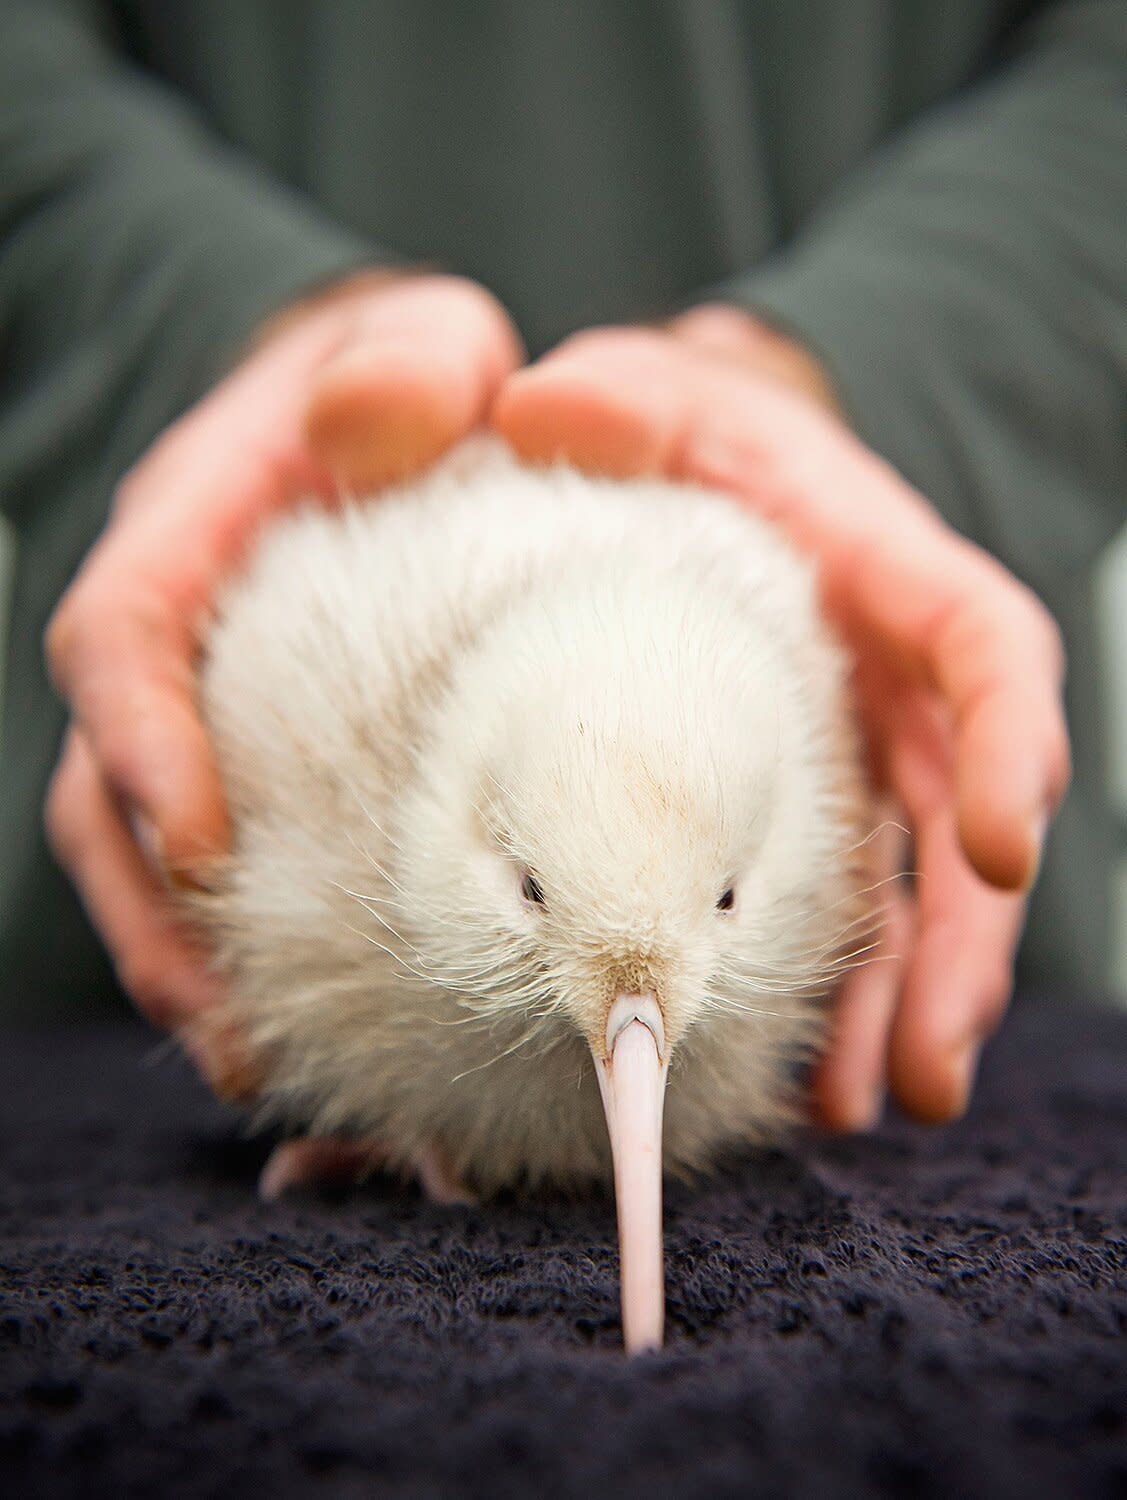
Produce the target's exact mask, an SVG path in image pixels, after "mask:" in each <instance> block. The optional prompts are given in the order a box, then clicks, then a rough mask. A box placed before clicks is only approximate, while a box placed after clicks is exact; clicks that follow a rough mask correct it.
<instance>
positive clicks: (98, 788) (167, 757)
mask: <svg viewBox="0 0 1127 1500" xmlns="http://www.w3.org/2000/svg"><path fill="white" fill-rule="evenodd" d="M520 357H521V354H520V348H519V343H518V340H517V337H516V335H515V333H514V332H513V329H512V326H511V324H510V323H509V321H508V319H507V317H506V316H505V314H504V312H503V311H502V309H501V308H500V306H499V305H498V304H497V302H495V301H494V299H493V298H492V297H490V296H489V294H488V293H487V292H485V291H484V290H483V289H482V288H480V287H478V286H476V285H474V284H473V283H471V282H466V281H461V280H458V279H456V278H453V277H443V276H420V277H402V276H399V275H392V274H388V273H384V272H371V273H365V274H364V275H361V276H359V277H356V278H354V279H351V280H349V281H348V282H345V283H343V284H341V285H339V286H337V287H335V288H333V289H332V290H331V291H330V292H328V293H326V294H324V295H322V296H320V297H317V298H314V299H312V300H311V301H310V302H308V303H303V304H301V305H300V306H299V307H298V308H296V309H291V310H290V311H289V312H288V313H287V314H286V315H285V316H284V317H283V318H281V319H279V320H276V321H275V322H274V323H273V324H271V325H270V326H269V327H268V328H267V329H266V330H265V331H264V333H263V335H262V336H261V337H260V339H259V341H258V343H257V346H256V347H255V348H254V349H253V350H252V352H250V353H249V354H248V355H247V357H246V358H245V359H244V360H243V362H242V363H241V364H240V365H239V366H238V367H237V369H235V371H234V372H233V373H232V374H231V375H229V376H228V377H227V378H226V379H225V380H223V381H222V382H220V384H219V385H218V386H216V387H215V389H214V390H213V391H212V392H211V394H210V395H209V396H207V397H206V398H205V399H204V400H203V401H201V402H200V403H199V405H198V406H196V407H195V408H194V409H193V410H191V411H190V412H188V414H187V415H186V416H184V417H183V418H182V419H181V420H180V421H178V422H177V423H175V424H174V425H173V426H172V427H171V428H169V429H168V431H167V432H166V433H165V434H164V435H163V436H162V437H161V438H160V439H159V440H158V441H157V442H156V443H155V444H154V446H153V447H152V448H151V449H150V450H149V452H148V453H147V454H146V455H145V456H144V457H143V458H142V459H141V461H140V462H139V463H138V464H137V466H136V467H135V468H134V469H133V470H132V471H131V472H130V473H129V474H128V475H127V476H126V477H125V479H124V480H123V481H122V484H121V486H120V488H119V490H118V492H117V495H116V497H115V502H114V506H113V512H112V515H111V517H110V522H109V525H108V526H107V528H106V530H105V532H104V533H103V535H102V537H101V538H100V539H99V541H98V542H97V544H96V545H95V546H94V547H93V548H92V550H91V551H90V553H89V555H88V556H87V558H86V561H85V562H84V564H83V566H82V568H81V570H80V572H79V574H78V576H77V578H76V579H75V581H74V582H73V583H72V584H71V586H70V588H69V589H68V590H67V592H66V594H65V595H64V596H63V599H62V600H61V602H60V604H59V606H58V609H57V610H56V612H55V616H54V619H53V620H52V622H51V626H50V629H49V631H48V636H47V654H48V659H49V662H50V667H51V672H52V676H53V678H54V681H55V683H56V686H57V687H58V690H59V692H60V693H61V695H62V696H63V697H64V698H65V699H66V701H67V703H68V705H69V707H70V711H71V728H70V732H69V734H68V736H67V740H66V744H65V747H64V750H63V754H62V758H61V760H60V762H59V766H58V768H57V770H56V773H55V776H54V780H53V782H52V786H51V790H50V794H49V797H48V802H47V809H46V819H47V828H48V834H49V837H50V840H51V844H52V847H53V849H54V851H55V853H56V856H57V857H58V859H59V861H60V863H61V864H62V865H63V867H64V868H65V869H66V870H67V871H68V872H69V874H70V876H71V878H72V880H73V881H74V883H75V885H76V886H77V888H78V891H79V893H80V895H81V896H82V899H83V901H84V903H85V905H86V908H87V911H88V912H89V914H90V917H91V919H92V921H93V922H94V925H95V926H96V927H97V928H98V930H99V931H100V933H101V935H102V938H103V940H104V941H105V943H106V946H107V948H108V950H109V952H110V955H111V957H112V958H113V960H114V962H115V965H116V967H117V971H118V974H119V976H120V978H121V981H122V983H123V985H124V987H125V988H126V990H127V991H128V992H129V993H130V995H131V996H132V997H133V999H134V1001H135V1002H136V1004H137V1005H138V1007H139V1008H140V1009H141V1010H142V1011H144V1012H145V1014H146V1015H147V1016H148V1017H149V1018H150V1019H151V1020H152V1021H154V1022H155V1023H156V1024H157V1025H158V1026H161V1027H165V1028H168V1029H173V1030H176V1031H178V1032H180V1033H181V1035H182V1036H183V1037H184V1039H185V1042H186V1044H187V1045H188V1046H189V1049H190V1050H191V1051H192V1054H193V1056H194V1057H195V1059H196V1061H197V1063H198V1064H199V1066H200V1068H201V1070H202V1071H203V1073H204V1075H205V1076H206V1077H207V1078H208V1079H209V1081H210V1082H211V1083H212V1084H213V1085H214V1086H215V1087H216V1088H217V1089H218V1090H219V1091H220V1092H223V1093H230V1094H236V1095H244V1094H246V1093H247V1092H250V1091H252V1090H253V1062H252V1060H251V1059H249V1058H248V1057H247V1056H246V1055H245V1053H244V1052H243V1051H242V1050H241V1049H240V1047H239V1044H238V1041H237V1039H236V1038H234V1037H232V1036H230V1035H229V1034H225V1033H224V1032H223V1031H222V1030H221V1029H218V1028H216V1027H214V1026H206V1025H201V1024H200V1020H201V1017H203V1016H205V1015H206V1014H207V1013H208V1012H210V1011H213V1010H214V1008H215V1006H216V1005H217V1004H218V1002H219V1001H220V1000H221V998H222V996H221V991H220V986H219V984H218V982H217V980H216V978H215V977H214V975H211V974H209V973H208V972H207V970H206V967H205V965H204V964H203V962H202V961H201V955H200V953H199V950H198V948H197V946H196V945H195V944H194V943H193V942H192V941H191V939H190V937H189V936H188V935H187V934H186V933H185V932H184V931H183V930H182V929H181V928H180V927H178V926H177V924H176V923H175V922H174V921H173V920H172V918H171V917H170V915H169V913H168V910H167V900H166V886H167V884H168V883H170V882H171V883H181V882H187V883H190V882H191V881H192V880H193V878H198V877H199V875H200V872H201V871H202V870H203V869H205V868H206V865H207V863H208V861H209V860H210V859H213V858H214V857H215V856H216V855H217V854H219V853H221V852H222V851H223V850H224V849H225V848H226V846H227V841H228V837H229V828H228V822H227V814H226V809H225V807H224V801H223V796H222V792H221V788H220V783H219V778H218V774H217V771H216V767H215V764H214V760H213V758H212V754H211V750H210V747H209V744H208V740H207V736H206V734H205V731H204V729H203V726H202V724H201V723H200V720H199V717H198V714H197V712H196V706H195V698H194V666H193V664H194V658H195V654H196V649H197V642H198V639H199V632H200V627H201V624H202V622H203V621H204V620H206V617H207V613H208V610H209V608H210V605H211V601H212V599H213V598H214V596H215V593H216V590H217V588H218V587H219V585H220V583H221V581H222V580H223V578H224V577H225V576H226V575H227V574H228V573H229V572H230V571H231V570H232V569H234V568H236V567H237V566H238V563H239V559H240V557H241V556H242V554H243V552H244V550H245V549H246V547H247V545H248V543H249V542H250V541H251V539H252V538H253V536H254V534H255V532H256V531H257V529H258V528H259V527H260V526H261V524H262V523H263V522H264V521H265V520H267V519H268V518H269V517H270V516H272V515H274V514H276V513H278V512H279V511H282V510H284V509H285V508H286V507H287V506H289V505H291V504H293V503H294V501H295V500H296V499H297V498H299V497H301V496H305V495H308V494H310V493H312V494H319V495H323V496H324V497H325V499H326V503H331V501H332V497H333V495H334V494H335V493H336V492H337V491H338V489H339V488H340V487H347V488H352V489H357V488H360V487H371V488H376V487H378V486H379V485H381V484H386V483H387V482H388V481H389V480H392V479H397V478H400V477H403V476H404V475H407V474H410V473H413V472H415V471H416V470H419V469H422V468H425V467H426V466H427V465H428V464H429V463H431V462H432V461H433V460H434V459H435V458H436V457H438V455H439V454H440V453H442V452H443V451H444V450H445V449H446V448H448V447H450V446H451V445H452V444H453V443H455V442H457V441H458V440H459V439H460V438H461V437H463V436H464V435H465V434H466V433H468V432H469V431H471V430H472V429H473V428H475V427H477V426H480V424H481V423H482V421H483V420H484V417H485V414H486V411H487V410H488V407H489V404H490V401H491V400H492V397H493V396H494V394H495V393H496V391H497V388H498V387H499V385H500V383H501V381H502V379H503V378H504V376H505V375H506V374H507V373H508V372H509V371H510V370H512V369H513V368H514V367H515V366H516V364H517V363H518V362H519V359H520Z"/></svg>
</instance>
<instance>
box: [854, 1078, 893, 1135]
mask: <svg viewBox="0 0 1127 1500" xmlns="http://www.w3.org/2000/svg"><path fill="white" fill-rule="evenodd" d="M884 1100H885V1091H884V1088H883V1086H882V1085H881V1084H874V1086H873V1087H872V1089H870V1090H869V1091H868V1092H867V1093H866V1092H863V1093H861V1094H860V1095H859V1096H858V1098H857V1100H856V1106H857V1107H856V1110H855V1113H854V1117H853V1129H854V1130H857V1131H864V1130H874V1129H875V1128H876V1127H877V1126H878V1125H879V1124H880V1119H881V1116H882V1115H883V1114H884Z"/></svg>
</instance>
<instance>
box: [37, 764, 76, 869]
mask: <svg viewBox="0 0 1127 1500" xmlns="http://www.w3.org/2000/svg"><path fill="white" fill-rule="evenodd" d="M76 790H77V788H76V786H75V771H74V766H73V762H72V761H71V759H70V757H69V756H67V755H65V754H64V756H63V758H62V760H60V762H59V764H58V765H57V766H56V767H55V770H54V772H53V773H52V776H51V780H50V782H49V783H48V786H47V796H46V798H45V799H44V803H43V828H44V831H45V833H46V835H47V846H48V848H49V849H50V850H51V853H52V854H53V855H54V857H55V859H56V860H57V861H58V863H59V864H60V865H62V866H63V868H64V869H68V870H69V869H72V868H73V867H74V866H75V865H76V864H77V862H78V854H79V850H80V848H81V839H80V837H79V832H78V822H77V819H76V818H75V809H76V805H77V804H76V800H75V794H76Z"/></svg>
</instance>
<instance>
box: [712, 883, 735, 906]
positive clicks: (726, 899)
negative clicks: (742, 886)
mask: <svg viewBox="0 0 1127 1500" xmlns="http://www.w3.org/2000/svg"><path fill="white" fill-rule="evenodd" d="M735 904H736V888H735V886H734V885H730V886H729V887H728V889H727V890H726V891H725V892H724V894H723V895H722V896H721V897H720V900H719V901H717V903H716V910H717V911H731V909H732V907H733V906H735Z"/></svg>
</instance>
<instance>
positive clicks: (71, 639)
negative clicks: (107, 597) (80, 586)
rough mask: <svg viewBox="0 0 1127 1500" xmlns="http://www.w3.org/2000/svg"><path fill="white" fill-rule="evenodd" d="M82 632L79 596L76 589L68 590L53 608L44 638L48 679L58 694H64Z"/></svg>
mask: <svg viewBox="0 0 1127 1500" xmlns="http://www.w3.org/2000/svg"><path fill="white" fill-rule="evenodd" d="M84 630H85V622H84V609H83V603H82V595H81V594H80V593H79V592H78V590H77V586H76V585H73V584H72V586H71V587H70V588H69V589H68V590H67V592H66V593H65V594H64V595H63V597H62V598H61V599H60V600H59V602H58V604H57V605H56V606H55V611H54V613H53V614H52V616H51V618H50V619H49V620H48V622H47V629H46V630H45V631H44V634H43V653H44V656H45V657H46V661H47V669H48V671H49V672H50V674H51V679H52V681H53V682H54V683H55V685H56V687H57V688H58V689H59V690H60V692H63V691H65V687H66V682H67V678H68V676H69V673H70V667H71V663H72V662H73V660H74V657H75V654H76V648H77V643H78V641H79V640H80V639H81V638H82V635H83V633H84Z"/></svg>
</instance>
